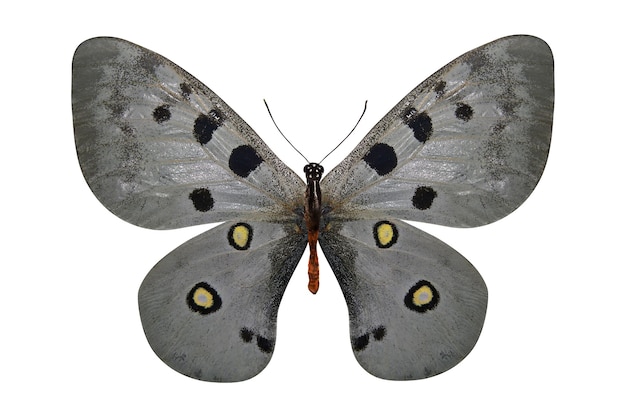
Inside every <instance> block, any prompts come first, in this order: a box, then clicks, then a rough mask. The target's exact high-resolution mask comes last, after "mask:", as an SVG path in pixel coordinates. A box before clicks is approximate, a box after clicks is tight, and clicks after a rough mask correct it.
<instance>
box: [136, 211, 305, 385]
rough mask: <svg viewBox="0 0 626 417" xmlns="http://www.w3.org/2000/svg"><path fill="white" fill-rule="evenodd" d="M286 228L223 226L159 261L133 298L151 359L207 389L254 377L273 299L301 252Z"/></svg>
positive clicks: (272, 326)
mask: <svg viewBox="0 0 626 417" xmlns="http://www.w3.org/2000/svg"><path fill="white" fill-rule="evenodd" d="M297 230H301V229H300V228H299V227H294V225H293V224H289V223H283V224H276V223H265V222H247V223H226V224H223V225H220V226H218V227H216V228H214V229H211V230H210V231H208V232H206V233H204V234H202V235H200V236H198V237H196V238H194V239H192V240H190V241H188V242H186V243H185V244H183V245H181V246H180V247H178V248H177V249H175V250H174V251H173V252H171V253H170V254H169V255H167V256H166V257H165V258H163V259H162V260H161V261H160V262H159V263H158V264H157V265H156V266H155V267H154V268H153V269H152V270H151V271H150V273H149V274H148V276H147V277H146V279H145V280H144V282H143V284H142V285H141V288H140V290H139V311H140V314H141V321H142V324H143V328H144V331H145V333H146V337H147V339H148V342H149V343H150V346H151V347H152V349H153V350H154V352H155V353H156V354H157V355H158V356H159V358H161V360H163V361H164V362H165V363H166V364H167V365H169V366H170V367H172V368H173V369H175V370H176V371H178V372H180V373H182V374H185V375H188V376H190V377H193V378H197V379H201V380H206V381H241V380H244V379H248V378H251V377H253V376H255V375H256V374H258V373H259V372H261V370H263V368H265V366H266V365H267V363H268V362H269V360H270V358H271V356H272V352H273V350H274V344H275V341H276V315H277V312H278V306H279V303H280V299H281V297H282V295H283V292H284V290H285V287H286V286H287V283H288V281H289V279H290V278H291V275H292V274H293V271H294V269H295V267H296V265H297V264H298V262H299V260H300V258H301V257H302V253H303V251H304V248H305V245H306V235H305V234H304V233H301V232H297Z"/></svg>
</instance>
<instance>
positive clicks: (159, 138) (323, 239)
mask: <svg viewBox="0 0 626 417" xmlns="http://www.w3.org/2000/svg"><path fill="white" fill-rule="evenodd" d="M553 84H554V81H553V60H552V54H551V51H550V48H549V47H548V46H547V45H546V44H545V43H544V42H543V41H542V40H540V39H538V38H535V37H531V36H511V37H507V38H502V39H499V40H497V41H494V42H492V43H489V44H487V45H484V46H482V47H480V48H477V49H475V50H473V51H470V52H468V53H466V54H465V55H463V56H461V57H459V58H457V59H456V60H454V61H452V62H451V63H450V64H448V65H446V66H445V67H443V68H442V69H441V70H439V71H437V72H436V73H435V74H433V75H432V76H431V77H429V78H428V79H427V80H426V81H424V82H423V83H422V84H420V85H419V86H418V87H417V88H415V89H414V90H413V91H411V92H410V93H409V94H408V95H407V96H406V97H405V98H403V99H402V100H401V101H400V103H398V105H396V106H395V107H394V108H393V109H392V110H391V111H390V112H389V113H388V114H387V115H386V116H385V117H383V119H382V120H381V121H380V122H378V124H376V126H374V128H373V129H372V130H371V131H370V132H369V133H368V134H367V136H366V137H365V138H364V139H363V140H362V141H361V143H359V145H358V146H357V147H356V148H355V149H354V151H352V153H350V155H348V157H347V158H346V159H345V160H344V161H343V162H342V163H341V164H339V165H338V166H337V167H336V168H335V169H333V170H332V171H330V172H329V173H328V175H327V176H326V177H324V178H323V179H321V176H322V173H323V168H322V167H321V166H320V165H318V164H309V165H307V166H306V167H305V172H306V177H307V183H306V184H305V183H304V182H303V181H302V180H301V179H300V178H299V177H298V175H296V174H295V173H294V172H293V171H291V170H290V169H289V168H287V167H286V166H285V165H284V164H283V163H282V162H281V161H280V160H279V159H278V158H277V157H276V156H275V155H274V153H272V151H271V150H270V149H269V148H268V147H267V146H266V145H265V143H264V142H263V141H262V140H261V139H260V138H259V137H258V136H257V134H256V133H255V132H254V131H253V130H252V129H251V128H250V127H249V126H248V125H247V124H246V122H244V121H243V120H242V119H241V118H240V117H239V116H238V115H237V114H236V113H235V112H234V111H233V110H231V108H230V107H228V106H227V105H226V103H224V102H223V101H222V100H221V99H220V98H219V97H218V96H216V95H215V94H214V93H213V92H212V91H211V90H209V89H208V88H207V87H205V86H204V85H203V84H202V83H200V82H199V81H198V80H196V79H195V78H194V77H192V76H191V75H190V74H188V73H187V72H186V71H184V70H183V69H181V68H180V67H178V66H176V65H175V64H174V63H172V62H170V61H168V60H167V59H165V58H163V57H162V56H160V55H157V54H155V53H154V52H151V51H148V50H146V49H144V48H142V47H140V46H137V45H134V44H132V43H129V42H127V41H124V40H121V39H114V38H95V39H90V40H88V41H86V42H84V43H83V44H81V45H80V46H79V47H78V49H77V50H76V54H75V56H74V62H73V85H72V105H73V111H74V128H75V136H76V148H77V150H78V157H79V160H80V164H81V167H82V170H83V174H84V176H85V178H86V180H87V182H88V183H89V186H90V187H91V189H92V190H93V192H94V194H95V195H96V196H97V197H98V199H99V200H100V201H101V202H102V203H103V204H104V205H105V206H106V207H107V208H108V209H109V210H111V211H112V212H113V213H114V214H116V215H118V216H119V217H121V218H122V219H124V220H127V221H129V222H131V223H133V224H136V225H139V226H143V227H149V228H155V229H169V228H178V227H185V226H190V225H196V224H201V223H213V222H222V221H225V223H224V224H222V225H220V226H217V227H215V228H214V229H211V230H209V231H208V232H206V233H204V234H201V235H200V236H198V237H196V238H194V239H192V240H190V241H188V242H186V243H185V244H183V245H181V246H180V247H179V248H177V249H175V250H174V251H173V252H172V253H170V254H169V255H167V256H166V257H165V258H163V259H162V260H161V261H160V262H159V263H158V264H157V265H156V266H155V267H154V268H153V269H152V270H151V271H150V273H149V274H148V276H147V277H146V279H145V280H144V282H143V284H142V285H141V288H140V290H139V309H140V313H141V320H142V323H143V327H144V330H145V333H146V336H147V338H148V341H149V342H150V345H151V346H152V348H153V350H154V351H155V352H156V354H157V355H158V356H159V357H160V358H161V359H162V360H163V361H164V362H165V363H166V364H168V365H169V366H171V367H172V368H174V369H175V370H177V371H178V372H181V373H183V374H185V375H188V376H191V377H194V378H198V379H202V380H207V381H239V380H244V379H247V378H251V377H252V376H254V375H256V374H257V373H259V372H260V371H261V370H262V369H263V368H264V367H265V366H266V365H267V363H268V362H269V360H270V357H271V355H272V352H273V349H274V344H275V341H276V316H277V312H278V306H279V303H280V300H281V297H282V295H283V292H284V290H285V287H286V285H287V282H288V281H289V279H290V277H291V275H292V273H293V271H294V269H295V267H296V265H297V263H298V261H299V260H300V258H301V256H302V254H303V252H304V250H305V248H306V245H307V242H308V244H309V246H310V248H311V255H310V262H309V278H310V281H309V288H310V289H311V291H312V292H315V291H317V285H318V281H317V279H318V276H319V269H318V264H317V254H316V244H317V241H318V240H319V242H320V245H321V247H322V249H323V251H324V254H325V255H326V258H327V259H328V261H329V263H330V265H331V267H332V269H333V272H334V273H335V275H336V277H337V279H338V280H339V284H340V286H341V288H342V291H343V293H344V296H345V299H346V302H347V304H348V309H349V319H350V337H351V340H352V346H353V350H354V354H355V356H356V358H357V360H358V361H359V363H360V364H361V365H362V366H363V367H364V368H365V369H366V370H367V371H368V372H370V373H372V374H373V375H376V376H378V377H381V378H386V379H396V380H406V379H419V378H425V377H429V376H432V375H436V374H438V373H441V372H444V371H446V370H448V369H450V368H452V367H453V366H454V365H456V364H457V363H459V362H460V361H461V360H462V359H463V358H464V357H465V356H466V355H467V354H468V353H469V352H470V350H471V349H472V348H473V346H474V344H475V343H476V341H477V340H478V337H479V334H480V332H481V329H482V326H483V321H484V318H485V312H486V308H487V288H486V287H485V284H484V282H483V280H482V278H481V277H480V274H479V273H478V272H477V271H476V269H474V267H473V266H472V265H471V264H470V263H469V262H468V261H467V260H466V259H465V258H463V256H461V255H460V254H459V253H457V252H456V251H455V250H454V249H452V248H450V247H449V246H447V245H445V244H444V243H442V242H441V241H439V240H437V239H436V238H434V237H432V236H429V235H428V234H426V233H424V232H422V231H420V230H418V229H416V228H414V227H412V226H410V225H408V224H407V223H405V222H403V221H401V220H398V219H407V220H415V221H423V222H429V223H437V224H442V225H447V226H456V227H471V226H479V225H483V224H487V223H490V222H493V221H495V220H498V219H500V218H502V217H504V216H506V215H507V214H509V213H511V212H512V211H513V210H515V209H516V208H517V207H518V206H519V205H520V204H521V203H522V202H523V201H524V200H525V199H526V198H527V197H528V195H529V194H530V193H531V192H532V190H533V188H534V187H535V185H536V184H537V181H538V180H539V177H540V176H541V173H542V171H543V168H544V165H545V162H546V158H547V155H548V148H549V145H550V135H551V128H552V109H553V100H554V87H553ZM305 193H306V196H305Z"/></svg>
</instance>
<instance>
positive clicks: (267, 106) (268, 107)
mask: <svg viewBox="0 0 626 417" xmlns="http://www.w3.org/2000/svg"><path fill="white" fill-rule="evenodd" d="M263 103H265V107H266V108H267V112H268V113H269V115H270V119H272V123H274V126H276V130H278V133H280V135H281V136H282V137H283V138H285V140H286V141H287V143H288V144H290V145H291V147H292V148H293V149H295V151H296V152H298V153H299V154H300V156H301V157H303V158H304V160H305V161H306V163H307V164H308V163H310V162H309V160H308V159H306V156H304V155H302V152H300V151H299V150H298V148H296V147H295V146H293V143H291V141H290V140H289V139H287V136H285V135H284V134H283V132H282V131H281V130H280V128H279V127H278V125H277V124H276V121H275V120H274V116H272V112H271V111H270V106H269V105H268V104H267V101H265V99H263Z"/></svg>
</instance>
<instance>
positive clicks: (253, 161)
mask: <svg viewBox="0 0 626 417" xmlns="http://www.w3.org/2000/svg"><path fill="white" fill-rule="evenodd" d="M72 108H73V113H74V130H75V138H76V149H77V151H78V158H79V161H80V165H81V168H82V170H83V174H84V176H85V178H86V180H87V183H88V184H89V186H90V187H91V189H92V191H93V192H94V194H95V195H96V196H97V197H98V199H99V200H100V201H101V202H102V203H103V204H104V205H105V206H106V207H107V208H108V209H109V210H111V211H112V212H113V213H115V214H116V215H118V216H119V217H121V218H122V219H124V220H127V221H129V222H131V223H133V224H136V225H140V226H144V227H149V228H157V229H167V228H176V227H183V226H190V225H195V224H201V223H210V222H217V221H223V220H228V219H234V218H237V217H240V216H241V215H242V214H246V213H252V212H254V213H255V216H256V218H257V219H260V218H262V216H265V217H266V218H270V219H272V218H275V217H276V216H277V213H280V212H282V213H286V215H287V216H289V215H291V214H292V210H293V208H294V207H298V206H301V205H302V202H301V199H302V197H301V195H302V192H303V191H302V190H303V189H304V183H303V181H302V180H301V179H300V178H299V177H298V176H297V175H296V174H295V173H294V172H293V171H291V170H290V169H289V168H287V167H286V166H285V165H284V164H283V163H282V162H281V161H280V160H279V159H278V158H276V156H275V155H274V154H273V153H272V152H271V151H270V149H269V148H268V147H267V146H266V145H265V143H263V141H262V140H261V139H260V138H259V137H258V136H257V134H256V133H255V132H254V131H253V130H252V129H251V128H250V127H249V126H248V125H247V124H246V123H245V122H244V121H243V120H242V119H241V118H240V117H239V116H238V115H237V114H236V113H235V112H234V111H233V110H231V108H230V107H228V105H226V103H224V102H223V101H222V100H221V99H220V98H219V97H218V96H217V95H216V94H215V93H213V92H212V91H211V90H209V89H208V88H207V87H206V86H204V85H203V84H202V83H200V82H199V81H198V80H196V79H195V78H194V77H193V76H191V75H190V74H188V73H187V72H186V71H185V70H183V69H182V68H180V67H178V66H177V65H176V64H174V63H172V62H170V61H168V60H167V59H165V58H163V57H162V56H160V55H158V54H156V53H154V52H151V51H149V50H147V49H144V48H142V47H140V46H137V45H134V44H132V43H130V42H127V41H124V40H121V39H114V38H94V39H90V40H87V41H85V42H84V43H82V44H81V45H80V46H79V47H78V49H77V50H76V53H75V55H74V61H73V73H72Z"/></svg>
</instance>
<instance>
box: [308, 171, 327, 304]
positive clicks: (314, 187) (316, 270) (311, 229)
mask: <svg viewBox="0 0 626 417" xmlns="http://www.w3.org/2000/svg"><path fill="white" fill-rule="evenodd" d="M304 173H305V174H306V192H305V194H304V200H305V201H304V220H305V222H306V228H307V231H308V239H309V251H310V254H309V291H311V292H312V293H313V294H315V293H317V290H318V289H319V286H320V283H319V279H320V266H319V261H318V259H317V238H318V236H319V231H320V218H321V215H322V209H321V207H322V191H321V189H320V180H321V179H322V174H323V173H324V168H323V167H322V166H321V165H320V164H316V163H310V164H307V165H306V166H305V167H304Z"/></svg>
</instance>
